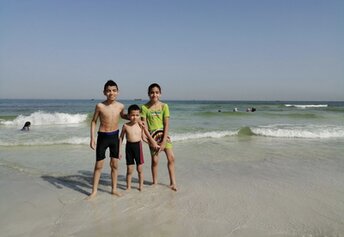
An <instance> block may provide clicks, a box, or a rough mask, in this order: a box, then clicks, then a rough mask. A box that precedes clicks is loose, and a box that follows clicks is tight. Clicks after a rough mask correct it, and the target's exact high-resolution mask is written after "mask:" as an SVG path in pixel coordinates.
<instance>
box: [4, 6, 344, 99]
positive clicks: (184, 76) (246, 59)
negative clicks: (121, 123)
mask: <svg viewBox="0 0 344 237" xmlns="http://www.w3.org/2000/svg"><path fill="white" fill-rule="evenodd" d="M108 79H113V80H114V81H116V82H117V83H118V84H119V89H120V96H119V99H132V98H147V92H146V90H147V87H148V85H149V84H150V83H152V82H158V83H159V84H161V86H162V88H163V99H210V100H344V1H342V0H321V1H320V0H237V1H231V0H227V1H225V0H223V1H219V0H208V1H203V0H180V1H179V0H169V1H168V0H137V1H131V0H122V1H115V0H112V1H110V0H94V1H87V0H0V98H52V99H90V98H96V99H98V98H104V96H103V94H102V90H103V85H104V83H105V82H106V81H107V80H108Z"/></svg>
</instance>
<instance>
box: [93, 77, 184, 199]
mask: <svg viewBox="0 0 344 237" xmlns="http://www.w3.org/2000/svg"><path fill="white" fill-rule="evenodd" d="M103 93H104V95H105V96H106V100H105V101H103V102H101V103H98V104H97V105H96V108H95V112H94V114H93V118H92V122H91V131H90V138H91V139H90V147H91V148H92V149H93V150H96V163H95V166H94V172H93V187H92V193H91V194H90V195H89V196H88V199H92V198H94V197H95V196H96V194H97V190H98V184H99V180H100V175H101V171H102V168H103V165H104V160H105V152H106V150H107V148H109V150H110V167H111V181H112V194H113V195H116V196H121V195H122V194H121V193H120V192H118V191H117V176H118V160H119V159H121V157H122V149H121V146H122V143H123V140H124V138H126V145H125V153H123V154H125V158H126V164H127V175H126V181H127V190H130V189H131V179H132V174H133V170H134V165H135V163H136V170H137V172H138V177H139V187H138V189H139V190H140V191H141V190H142V188H143V172H142V165H143V163H144V160H143V151H142V141H145V142H147V143H148V144H149V147H150V153H151V159H152V163H151V170H152V179H153V182H152V183H153V185H156V184H158V181H157V178H158V162H159V153H160V152H161V151H164V152H165V154H166V157H167V163H168V172H169V176H170V188H171V189H172V190H174V191H177V186H176V178H175V169H174V154H173V150H172V143H171V140H170V138H169V136H168V130H169V116H170V112H169V107H168V105H167V104H166V103H162V102H161V101H160V96H161V87H160V86H159V85H158V84H156V83H154V84H152V85H150V86H149V88H148V96H149V102H148V103H147V104H145V105H142V107H141V109H140V107H139V106H138V105H131V106H129V108H128V114H125V112H124V105H123V104H122V103H119V102H118V101H116V99H117V96H118V86H117V84H116V83H115V82H114V81H112V80H109V81H107V82H106V83H105V85H104V91H103ZM120 118H123V119H127V120H129V122H127V123H125V124H124V125H123V127H122V131H121V133H120V135H119V120H120ZM98 120H99V129H98V135H97V139H96V136H95V130H96V125H97V122H98ZM96 140H97V142H96Z"/></svg>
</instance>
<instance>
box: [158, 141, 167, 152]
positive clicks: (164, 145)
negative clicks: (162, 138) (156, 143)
mask: <svg viewBox="0 0 344 237" xmlns="http://www.w3.org/2000/svg"><path fill="white" fill-rule="evenodd" d="M165 147H166V143H165V142H163V143H161V144H160V149H159V151H163V150H165Z"/></svg>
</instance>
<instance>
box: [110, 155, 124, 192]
mask: <svg viewBox="0 0 344 237" xmlns="http://www.w3.org/2000/svg"><path fill="white" fill-rule="evenodd" d="M110 167H111V181H112V191H111V193H112V194H113V195H116V196H122V195H121V194H120V193H119V192H118V191H117V176H118V159H117V158H111V159H110Z"/></svg>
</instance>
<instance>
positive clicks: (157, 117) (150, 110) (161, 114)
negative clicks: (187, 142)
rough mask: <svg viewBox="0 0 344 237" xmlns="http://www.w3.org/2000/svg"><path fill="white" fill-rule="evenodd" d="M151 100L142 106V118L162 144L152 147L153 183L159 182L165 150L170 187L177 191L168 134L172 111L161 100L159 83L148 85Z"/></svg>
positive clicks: (173, 159) (173, 158)
mask: <svg viewBox="0 0 344 237" xmlns="http://www.w3.org/2000/svg"><path fill="white" fill-rule="evenodd" d="M148 96H149V102H148V103H146V104H144V105H142V106H141V119H142V120H143V122H144V124H145V125H146V126H147V127H148V130H149V132H150V133H151V135H152V137H153V138H154V139H155V140H156V141H157V142H158V144H159V145H160V149H159V151H158V152H157V151H155V150H154V149H151V150H150V152H151V158H152V164H151V170H152V178H153V185H156V184H158V164H159V153H160V151H164V152H165V154H166V157H167V165H168V172H169V176H170V188H171V189H172V190H174V191H177V184H176V176H175V168H174V163H175V156H174V153H173V149H172V148H173V146H172V142H171V139H170V137H169V136H168V132H169V127H170V121H169V118H170V111H169V107H168V104H166V103H163V102H161V101H160V96H161V87H160V85H159V84H157V83H153V84H151V85H150V86H149V87H148Z"/></svg>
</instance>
